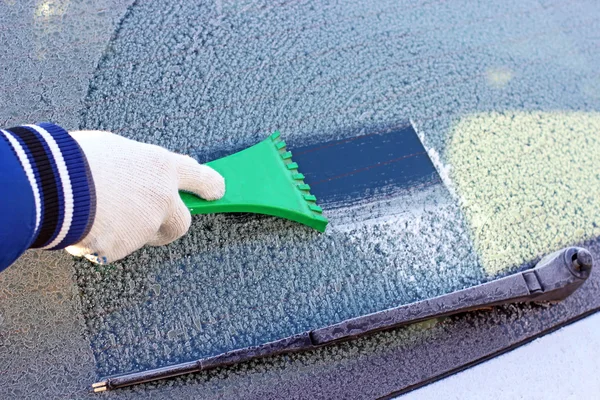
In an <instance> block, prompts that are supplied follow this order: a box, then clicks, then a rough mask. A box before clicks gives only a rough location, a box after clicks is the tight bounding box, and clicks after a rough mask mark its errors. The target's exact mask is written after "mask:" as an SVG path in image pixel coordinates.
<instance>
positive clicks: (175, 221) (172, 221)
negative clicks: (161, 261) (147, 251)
mask: <svg viewBox="0 0 600 400" xmlns="http://www.w3.org/2000/svg"><path fill="white" fill-rule="evenodd" d="M177 197H179V196H177ZM191 224H192V215H191V214H190V211H189V210H188V208H187V207H186V205H185V203H184V202H183V200H181V198H179V199H178V200H177V203H176V206H175V210H174V212H173V214H172V215H171V216H169V218H168V219H167V220H166V221H165V222H164V223H163V224H162V225H161V226H160V229H159V230H158V232H157V233H156V235H155V236H154V238H152V239H151V240H150V241H149V242H148V244H149V245H150V246H164V245H166V244H169V243H171V242H174V241H175V240H177V239H179V238H180V237H182V236H183V235H185V234H186V232H187V231H188V230H189V229H190V225H191Z"/></svg>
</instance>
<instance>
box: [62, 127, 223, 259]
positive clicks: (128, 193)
mask: <svg viewBox="0 0 600 400" xmlns="http://www.w3.org/2000/svg"><path fill="white" fill-rule="evenodd" d="M69 134H70V135H71V136H72V137H73V138H74V139H75V140H76V141H77V142H78V144H79V146H80V147H81V148H82V149H83V152H84V154H85V156H86V158H87V161H88V164H89V167H90V170H91V173H92V177H93V180H94V186H95V189H96V216H95V219H94V222H93V225H92V228H91V230H90V231H89V233H88V234H87V236H85V237H84V238H83V240H81V241H80V242H78V243H76V244H74V245H71V246H69V247H67V248H66V250H67V251H68V252H69V253H70V254H72V255H74V256H84V257H86V258H87V259H89V260H91V261H93V262H96V263H100V264H106V263H110V262H113V261H117V260H119V259H121V258H123V257H125V256H127V255H129V254H130V253H132V252H134V251H136V250H138V249H140V248H141V247H143V246H144V245H146V244H148V245H151V246H160V245H164V244H167V243H170V242H172V241H174V240H176V239H178V238H180V237H181V236H183V235H184V234H185V233H186V232H187V231H188V229H189V227H190V224H191V215H190V212H189V210H188V209H187V207H186V206H185V204H184V203H183V201H182V200H181V198H180V197H179V193H178V191H179V190H183V191H188V192H192V193H194V194H196V195H198V196H200V197H202V198H204V199H206V200H215V199H219V198H221V197H222V196H223V194H224V193H225V182H224V179H223V177H222V176H221V175H219V173H217V172H216V171H215V170H213V169H212V168H210V167H208V166H206V165H201V164H198V163H197V162H196V161H195V160H194V159H192V158H191V157H188V156H183V155H180V154H175V153H172V152H170V151H168V150H166V149H164V148H162V147H159V146H155V145H150V144H145V143H140V142H136V141H133V140H130V139H127V138H124V137H122V136H118V135H115V134H113V133H110V132H101V131H75V132H69Z"/></svg>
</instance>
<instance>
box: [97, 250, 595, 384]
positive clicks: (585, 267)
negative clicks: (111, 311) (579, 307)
mask: <svg viewBox="0 0 600 400" xmlns="http://www.w3.org/2000/svg"><path fill="white" fill-rule="evenodd" d="M592 265H593V258H592V255H591V254H590V252H589V251H587V250H586V249H583V248H580V247H568V248H566V249H562V250H559V251H557V252H554V253H552V254H550V255H548V256H546V257H544V258H543V259H542V260H540V262H539V263H537V265H536V266H535V267H534V268H530V269H528V270H525V271H520V272H517V273H515V274H512V275H509V276H506V277H504V278H501V279H497V280H494V281H491V282H487V283H484V284H481V285H477V286H473V287H470V288H468V289H463V290H459V291H456V292H452V293H449V294H446V295H443V296H438V297H434V298H432V299H427V300H423V301H419V302H416V303H410V304H406V305H403V306H400V307H395V308H391V309H388V310H385V311H380V312H376V313H373V314H368V315H364V316H360V317H357V318H353V319H349V320H345V321H343V322H340V323H337V324H334V325H330V326H327V327H324V328H320V329H315V330H312V331H307V332H303V333H301V334H298V335H294V336H290V337H287V338H284V339H280V340H277V341H274V342H270V343H265V344H263V345H259V346H254V347H247V348H243V349H239V350H233V351H230V352H227V353H223V354H220V355H216V356H213V357H207V358H203V359H200V360H196V361H190V362H186V363H181V364H176V365H171V366H167V367H162V368H157V369H152V370H148V371H142V372H134V373H129V374H124V375H120V376H113V377H108V378H106V379H104V380H102V381H101V382H98V383H94V384H93V385H92V387H93V389H94V391H95V392H102V391H105V390H108V389H117V388H121V387H125V386H131V385H135V384H139V383H144V382H150V381H155V380H159V379H165V378H171V377H174V376H178V375H183V374H189V373H192V372H199V371H204V370H208V369H212V368H216V367H221V366H226V365H231V364H236V363H239V362H244V361H248V360H251V359H255V358H262V357H267V356H272V355H277V354H283V353H292V352H298V351H305V350H312V349H316V348H319V347H322V346H326V345H329V344H332V343H337V342H341V341H345V340H349V339H352V338H356V337H359V336H363V335H367V334H371V333H374V332H378V331H382V330H386V329H390V328H395V327H399V326H402V325H408V324H412V323H415V322H419V321H424V320H428V319H432V318H439V317H444V316H448V315H452V314H457V313H462V312H466V311H472V310H477V309H481V308H489V307H493V306H498V305H502V304H510V303H525V302H557V301H561V300H564V299H565V298H566V297H568V296H569V295H570V294H571V293H573V292H574V291H575V290H576V289H577V288H578V287H579V286H581V285H582V284H583V282H585V280H586V279H587V278H588V277H589V276H590V273H591V271H592Z"/></svg>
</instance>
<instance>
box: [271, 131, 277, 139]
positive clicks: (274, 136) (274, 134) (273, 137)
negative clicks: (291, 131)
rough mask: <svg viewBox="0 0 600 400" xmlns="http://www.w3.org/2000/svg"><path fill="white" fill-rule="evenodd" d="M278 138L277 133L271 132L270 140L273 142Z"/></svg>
mask: <svg viewBox="0 0 600 400" xmlns="http://www.w3.org/2000/svg"><path fill="white" fill-rule="evenodd" d="M278 137H279V131H275V132H273V134H272V135H271V140H275V139H277V138H278Z"/></svg>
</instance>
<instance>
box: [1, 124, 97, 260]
mask: <svg viewBox="0 0 600 400" xmlns="http://www.w3.org/2000/svg"><path fill="white" fill-rule="evenodd" d="M0 145H1V146H2V148H1V150H2V152H3V153H1V154H0V155H1V156H2V160H1V161H0V174H2V175H0V176H1V178H0V183H1V184H2V195H1V197H2V198H1V200H0V206H1V208H2V209H0V229H1V230H2V231H1V232H2V233H1V235H0V239H2V242H0V271H1V270H2V269H4V268H6V267H7V266H8V265H10V264H11V263H12V262H14V260H15V259H16V258H18V257H19V256H20V255H21V254H22V253H23V252H24V251H25V250H26V249H28V248H41V249H46V250H56V249H63V248H65V247H67V246H69V245H71V244H74V243H77V242H78V241H80V240H81V239H83V238H84V237H85V235H87V233H88V232H89V230H90V229H91V226H92V223H93V220H94V216H95V199H96V196H95V190H94V182H93V178H92V174H91V171H90V169H89V166H88V164H87V161H86V158H85V155H84V153H83V151H82V150H81V148H80V147H79V145H78V143H77V142H76V141H75V140H74V139H73V138H72V137H71V136H70V135H69V134H68V132H67V131H65V130H64V129H63V128H61V127H60V126H58V125H54V124H50V123H42V124H37V125H24V126H18V127H14V128H10V129H3V130H0Z"/></svg>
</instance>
